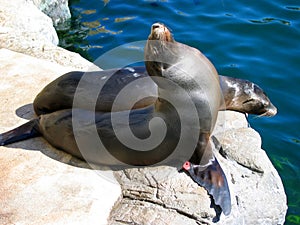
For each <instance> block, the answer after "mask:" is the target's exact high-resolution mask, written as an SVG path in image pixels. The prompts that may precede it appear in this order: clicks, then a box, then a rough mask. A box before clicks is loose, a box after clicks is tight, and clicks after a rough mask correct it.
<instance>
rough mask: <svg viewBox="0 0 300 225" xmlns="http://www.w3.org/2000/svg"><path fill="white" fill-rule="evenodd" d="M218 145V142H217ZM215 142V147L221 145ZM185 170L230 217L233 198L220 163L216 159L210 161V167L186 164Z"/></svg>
mask: <svg viewBox="0 0 300 225" xmlns="http://www.w3.org/2000/svg"><path fill="white" fill-rule="evenodd" d="M217 143H218V142H217ZM217 143H214V142H213V147H214V148H215V147H219V145H216V146H215V145H214V144H217ZM183 170H185V171H187V173H188V174H189V175H190V176H191V177H192V179H193V180H194V181H195V182H196V183H197V184H199V185H200V186H202V187H204V188H205V189H206V190H207V192H208V193H209V194H210V195H211V196H212V197H213V199H214V202H215V204H216V205H219V206H220V207H221V209H222V211H223V213H224V215H226V216H227V215H229V214H230V212H231V197H230V191H229V187H228V183H227V179H226V177H225V174H224V172H223V170H222V168H221V166H220V164H219V162H218V160H217V159H216V158H215V157H214V158H213V159H211V160H210V164H209V165H205V166H201V165H196V164H193V163H191V162H185V163H184V165H183Z"/></svg>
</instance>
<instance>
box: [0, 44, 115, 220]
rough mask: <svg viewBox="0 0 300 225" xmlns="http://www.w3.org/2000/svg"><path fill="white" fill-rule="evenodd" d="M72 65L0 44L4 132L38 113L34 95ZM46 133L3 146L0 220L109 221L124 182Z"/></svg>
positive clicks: (0, 120) (0, 152)
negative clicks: (53, 141) (58, 147)
mask: <svg viewBox="0 0 300 225" xmlns="http://www.w3.org/2000/svg"><path fill="white" fill-rule="evenodd" d="M70 70H72V68H66V67H62V66H60V65H58V64H55V63H50V62H48V61H45V60H40V59H36V58H33V57H30V56H26V55H23V54H20V53H15V52H12V51H9V50H6V49H1V50H0V102H1V105H0V133H2V132H4V131H7V130H10V129H12V128H14V127H16V126H18V125H21V124H23V123H24V122H26V121H28V120H29V119H31V118H33V117H34V113H33V109H32V101H33V99H34V97H35V96H36V94H37V93H38V92H39V91H40V90H41V89H42V88H43V86H45V85H46V84H47V83H48V82H50V81H51V80H53V79H55V78H56V77H58V76H59V75H61V74H63V73H65V72H68V71H70ZM86 167H87V165H86V164H85V163H83V162H81V161H79V160H76V159H74V158H72V157H71V156H70V155H68V154H65V153H63V152H61V151H58V150H56V149H55V148H53V147H51V146H50V145H49V144H48V143H47V142H46V141H45V140H44V139H43V138H34V139H31V140H27V141H23V142H19V143H16V144H12V145H9V146H7V147H0V171H1V172H0V224H105V223H106V218H107V217H108V215H109V212H110V209H111V208H112V206H113V204H114V202H115V201H116V200H117V199H118V197H119V195H120V194H121V192H120V187H119V185H117V184H116V182H115V183H112V182H111V181H108V180H107V179H106V178H105V179H104V178H102V177H101V176H99V175H97V173H96V172H95V171H93V170H91V169H87V168H86Z"/></svg>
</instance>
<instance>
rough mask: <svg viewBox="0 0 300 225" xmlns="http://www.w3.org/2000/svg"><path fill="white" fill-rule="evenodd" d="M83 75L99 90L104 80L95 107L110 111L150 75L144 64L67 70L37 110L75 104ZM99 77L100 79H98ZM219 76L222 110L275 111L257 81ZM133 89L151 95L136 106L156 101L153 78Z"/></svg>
mask: <svg viewBox="0 0 300 225" xmlns="http://www.w3.org/2000/svg"><path fill="white" fill-rule="evenodd" d="M83 76H85V77H87V76H88V77H90V78H89V79H87V81H86V82H88V81H89V82H90V83H88V84H86V87H88V88H94V89H96V90H98V89H99V86H100V83H101V84H102V83H105V85H104V87H103V88H102V90H101V92H100V94H99V97H98V98H97V103H96V105H95V107H94V106H93V107H94V108H93V109H92V110H96V111H102V112H110V111H111V110H112V104H113V102H114V100H115V98H116V96H117V95H118V93H119V92H120V91H121V90H122V89H123V88H124V87H125V86H126V85H128V84H130V83H131V82H133V81H136V80H138V79H140V80H141V78H146V77H148V73H147V71H146V68H145V67H125V68H120V69H111V70H103V71H94V72H79V71H73V72H69V73H66V74H64V75H62V76H60V77H59V78H57V79H56V80H54V81H52V82H51V83H49V84H48V85H47V86H46V87H45V88H44V89H43V90H42V91H41V92H40V93H39V94H38V95H37V96H36V98H35V100H34V102H33V106H34V110H35V113H36V114H37V115H41V114H46V113H50V112H55V111H58V110H62V109H70V108H72V107H73V99H74V94H75V91H76V90H77V89H76V88H77V86H78V83H79V82H80V80H81V78H82V77H83ZM99 77H100V78H101V79H98V78H99ZM219 79H220V86H221V91H222V95H223V98H224V103H223V104H221V105H220V108H219V110H233V111H238V112H242V113H248V114H256V115H260V116H274V115H275V114H276V112H277V110H276V107H275V106H274V105H273V104H272V103H271V101H270V99H269V98H268V97H267V95H266V94H265V93H264V91H263V90H262V89H261V88H260V87H259V86H258V85H256V84H254V83H252V82H250V81H247V80H243V79H237V78H232V77H228V76H221V75H219ZM131 90H132V92H130V93H129V95H128V98H132V99H139V97H140V96H141V95H148V96H149V97H148V98H143V99H142V100H139V101H137V103H136V104H135V105H134V107H133V108H134V109H136V108H143V107H146V106H149V105H151V104H153V103H154V102H155V101H156V98H155V97H150V96H156V95H157V86H156V84H155V82H154V81H153V80H151V79H143V82H140V83H139V85H135V87H134V88H132V89H131ZM77 91H78V90H77ZM87 105H89V104H87V103H86V100H85V101H83V102H82V104H81V105H80V106H78V108H83V109H84V108H85V109H89V108H88V107H87ZM131 107H132V106H131V105H129V104H128V102H126V101H124V102H123V103H122V104H118V108H115V110H119V111H121V110H130V109H131Z"/></svg>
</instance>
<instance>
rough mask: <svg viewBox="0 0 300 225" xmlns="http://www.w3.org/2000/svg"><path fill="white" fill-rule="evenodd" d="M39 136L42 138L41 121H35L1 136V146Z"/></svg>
mask: <svg viewBox="0 0 300 225" xmlns="http://www.w3.org/2000/svg"><path fill="white" fill-rule="evenodd" d="M38 136H40V132H39V119H33V120H30V121H29V122H27V123H25V124H23V125H21V126H19V127H17V128H15V129H13V130H10V131H7V132H5V133H2V134H0V146H4V145H8V144H11V143H14V142H18V141H22V140H25V139H29V138H33V137H38Z"/></svg>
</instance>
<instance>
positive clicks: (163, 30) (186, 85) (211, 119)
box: [144, 23, 231, 215]
mask: <svg viewBox="0 0 300 225" xmlns="http://www.w3.org/2000/svg"><path fill="white" fill-rule="evenodd" d="M144 55H145V65H146V69H147V72H148V74H149V75H150V76H159V77H163V78H164V79H168V80H171V81H172V82H174V83H176V84H178V85H179V86H180V87H182V88H183V89H184V90H185V91H186V92H187V93H188V96H189V98H190V99H191V100H192V101H193V103H194V104H195V107H196V110H197V114H198V120H199V124H200V133H199V138H198V143H197V148H196V149H195V152H194V155H193V157H192V158H191V159H190V161H191V162H192V163H195V164H197V165H199V167H200V168H201V170H202V171H204V173H203V174H202V175H203V176H202V177H197V179H194V180H195V181H196V182H197V183H199V184H201V185H203V186H204V187H206V189H207V190H208V192H209V193H213V194H212V195H213V198H214V199H215V200H216V199H217V201H216V202H217V204H218V205H220V206H221V208H222V210H223V212H224V214H225V215H228V214H229V213H230V211H231V200H230V192H229V188H228V185H227V181H225V180H226V177H225V175H224V172H223V170H222V168H221V166H220V165H219V163H218V161H217V160H216V158H215V157H214V153H213V152H214V151H219V149H217V148H216V147H217V146H218V145H213V144H211V143H212V141H211V140H212V139H211V133H212V131H213V129H214V126H215V123H216V119H217V115H218V111H219V108H220V105H221V104H222V102H223V99H222V93H221V91H220V81H219V76H218V73H217V70H216V69H215V67H214V66H213V64H212V63H211V62H210V61H209V60H208V59H207V58H206V57H205V56H204V55H203V54H202V53H201V52H200V51H199V50H198V49H195V48H193V47H190V46H187V45H184V44H182V43H179V42H176V41H175V40H174V38H173V35H172V34H171V32H170V30H169V29H168V28H167V27H166V26H165V25H164V24H162V23H155V24H153V25H152V28H151V33H150V35H149V37H148V41H147V44H146V46H145V52H144ZM157 85H158V93H160V92H166V93H167V94H169V95H176V94H177V93H176V90H172V89H170V88H168V87H167V86H166V85H164V84H161V83H157ZM186 100H188V99H186V98H185V97H183V96H180V95H177V101H180V102H181V103H183V102H184V101H186ZM163 107H164V106H162V108H163ZM188 111H189V109H187V110H186V111H185V113H186V115H185V116H186V117H187V119H188V118H189V117H190V115H189V113H188ZM191 124H192V121H191ZM210 166H212V168H210ZM216 168H218V169H216ZM205 175H207V176H205ZM216 177H218V178H221V179H217V178H216ZM193 178H194V177H193ZM198 179H201V180H202V181H203V182H199V181H198ZM221 180H222V181H221ZM216 181H217V183H215V182H216Z"/></svg>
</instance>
